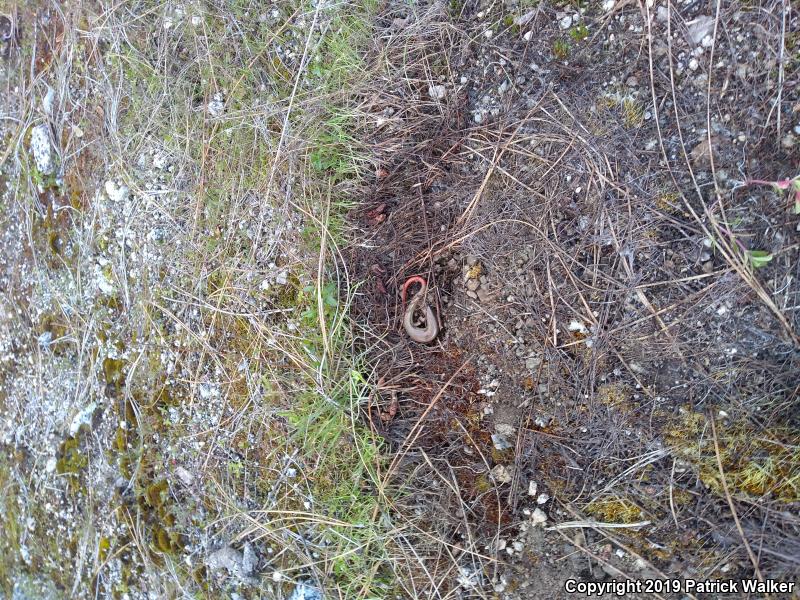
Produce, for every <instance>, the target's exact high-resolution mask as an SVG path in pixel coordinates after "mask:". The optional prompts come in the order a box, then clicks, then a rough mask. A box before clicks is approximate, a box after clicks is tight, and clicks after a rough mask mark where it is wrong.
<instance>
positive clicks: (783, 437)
mask: <svg viewBox="0 0 800 600" xmlns="http://www.w3.org/2000/svg"><path fill="white" fill-rule="evenodd" d="M716 428H717V444H718V446H719V459H720V461H721V462H722V470H723V472H724V473H725V483H726V484H727V487H728V491H729V492H730V493H731V494H732V495H733V496H738V497H744V498H750V499H759V498H763V497H772V498H774V499H776V500H779V501H781V502H787V503H791V502H798V501H800V443H798V442H800V431H797V430H796V429H789V428H772V429H770V430H768V431H758V430H756V429H755V428H754V427H753V426H752V425H751V424H750V423H749V422H746V421H739V422H734V423H730V424H728V425H726V424H723V423H718V424H717V425H716ZM665 437H666V441H667V444H668V445H669V446H670V448H671V449H672V450H673V452H674V453H675V454H676V455H677V456H680V457H681V458H683V459H684V460H686V461H687V462H689V463H690V464H692V465H693V467H694V469H695V471H696V472H697V474H698V477H699V478H700V480H701V481H702V482H703V483H704V484H705V485H706V486H707V487H708V488H710V489H711V490H712V491H713V492H714V493H716V494H718V495H720V496H724V495H725V489H724V486H723V483H722V476H721V475H720V471H719V464H718V461H717V452H716V449H715V447H714V440H713V437H712V431H711V424H710V423H709V422H708V418H707V417H706V416H705V415H704V414H702V413H698V412H694V411H684V412H683V413H682V414H680V415H679V416H678V417H676V418H675V419H673V421H672V423H671V424H670V426H669V427H668V428H667V429H666V435H665Z"/></svg>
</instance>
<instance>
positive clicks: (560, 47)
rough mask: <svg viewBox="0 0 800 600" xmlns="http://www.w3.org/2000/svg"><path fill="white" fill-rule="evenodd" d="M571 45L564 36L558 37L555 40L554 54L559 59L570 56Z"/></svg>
mask: <svg viewBox="0 0 800 600" xmlns="http://www.w3.org/2000/svg"><path fill="white" fill-rule="evenodd" d="M569 51H570V45H569V42H568V41H567V40H565V39H563V38H558V39H557V40H556V41H555V42H553V56H555V57H556V58H557V59H559V60H564V59H565V58H567V56H569Z"/></svg>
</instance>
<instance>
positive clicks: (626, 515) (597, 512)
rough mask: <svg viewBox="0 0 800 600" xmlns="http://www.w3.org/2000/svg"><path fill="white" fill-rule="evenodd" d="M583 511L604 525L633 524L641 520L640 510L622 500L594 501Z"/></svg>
mask: <svg viewBox="0 0 800 600" xmlns="http://www.w3.org/2000/svg"><path fill="white" fill-rule="evenodd" d="M585 510H586V512H587V513H589V514H590V515H592V516H593V517H595V518H597V519H599V520H601V521H603V522H606V523H635V522H637V521H641V520H642V509H641V508H639V506H637V505H636V504H635V503H633V502H632V501H630V500H627V499H624V498H614V499H609V500H594V501H593V502H591V503H590V504H589V505H588V506H587V507H586V509H585Z"/></svg>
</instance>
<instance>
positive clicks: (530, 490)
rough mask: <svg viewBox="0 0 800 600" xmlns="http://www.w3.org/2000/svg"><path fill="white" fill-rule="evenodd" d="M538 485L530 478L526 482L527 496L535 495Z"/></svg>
mask: <svg viewBox="0 0 800 600" xmlns="http://www.w3.org/2000/svg"><path fill="white" fill-rule="evenodd" d="M538 489H539V486H538V485H537V484H536V482H535V481H533V480H530V481H529V482H528V496H535V495H536V492H537V491H538Z"/></svg>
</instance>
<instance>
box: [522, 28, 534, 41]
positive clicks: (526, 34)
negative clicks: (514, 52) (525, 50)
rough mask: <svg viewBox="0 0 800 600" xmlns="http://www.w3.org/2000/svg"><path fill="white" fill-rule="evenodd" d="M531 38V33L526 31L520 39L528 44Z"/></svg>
mask: <svg viewBox="0 0 800 600" xmlns="http://www.w3.org/2000/svg"><path fill="white" fill-rule="evenodd" d="M532 37H533V31H526V32H525V35H523V36H522V39H523V40H525V41H526V42H530V41H531V38H532Z"/></svg>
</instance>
